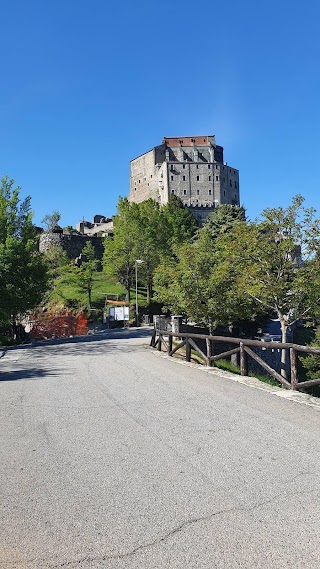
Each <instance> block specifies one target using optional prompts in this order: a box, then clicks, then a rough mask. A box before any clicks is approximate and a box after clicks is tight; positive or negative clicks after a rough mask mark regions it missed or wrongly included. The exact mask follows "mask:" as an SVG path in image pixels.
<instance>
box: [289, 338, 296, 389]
mask: <svg viewBox="0 0 320 569" xmlns="http://www.w3.org/2000/svg"><path fill="white" fill-rule="evenodd" d="M297 359H298V358H297V352H296V350H295V349H294V348H290V368H291V389H297V384H298V370H297V363H298V362H297Z"/></svg>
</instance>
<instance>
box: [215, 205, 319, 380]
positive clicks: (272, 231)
mask: <svg viewBox="0 0 320 569" xmlns="http://www.w3.org/2000/svg"><path fill="white" fill-rule="evenodd" d="M303 201H304V200H303V198H302V197H301V196H296V197H295V198H294V199H293V202H292V204H291V205H290V206H289V207H287V208H282V207H280V208H272V209H266V210H264V212H263V213H262V219H261V220H260V221H258V222H255V223H250V224H247V225H245V224H237V225H236V226H235V228H234V230H233V231H232V232H231V233H229V234H228V235H226V236H225V237H223V238H220V242H219V240H217V243H218V245H219V246H220V247H221V248H222V249H223V250H224V258H225V262H226V263H229V265H230V266H233V267H234V268H235V270H236V272H237V278H236V286H237V289H238V291H239V293H240V294H241V295H246V296H247V297H249V298H250V299H252V300H253V301H254V303H255V304H256V305H260V306H262V307H263V309H265V310H269V312H273V313H275V314H276V315H277V318H278V319H279V321H280V325H281V332H282V341H283V342H286V341H287V332H288V328H289V327H290V326H292V325H293V324H294V323H295V322H297V320H299V319H301V318H303V317H304V316H306V315H307V314H309V315H315V313H316V312H317V311H318V304H319V299H320V263H319V260H318V257H317V252H318V251H319V244H320V239H319V237H320V225H319V220H317V219H316V218H315V211H314V210H313V209H305V208H304V207H303ZM285 358H286V350H283V353H282V375H283V376H284V377H285V376H286V372H285V368H286V359H285Z"/></svg>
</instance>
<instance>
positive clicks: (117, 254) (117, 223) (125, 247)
mask: <svg viewBox="0 0 320 569" xmlns="http://www.w3.org/2000/svg"><path fill="white" fill-rule="evenodd" d="M139 221H140V217H139V206H138V204H136V203H134V202H129V201H128V200H127V199H126V198H123V199H122V198H121V199H120V200H119V202H118V214H117V215H116V216H115V218H114V222H113V223H114V237H113V238H108V239H106V240H105V248H104V255H103V270H104V272H105V273H106V274H107V275H108V276H109V277H111V278H114V279H116V280H117V281H118V282H120V283H121V284H123V285H124V287H125V289H126V301H127V303H128V304H130V288H131V286H132V284H133V282H134V278H135V276H134V275H135V261H136V259H138V256H137V255H138V250H137V249H138V248H137V244H138V237H139Z"/></svg>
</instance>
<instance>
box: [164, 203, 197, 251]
mask: <svg viewBox="0 0 320 569" xmlns="http://www.w3.org/2000/svg"><path fill="white" fill-rule="evenodd" d="M162 215H163V217H164V224H165V227H166V239H167V253H170V252H171V250H170V247H172V246H176V245H181V244H182V243H186V242H188V241H190V240H191V239H192V238H193V237H194V236H195V234H196V232H197V230H198V224H197V222H196V220H195V218H194V217H193V215H192V213H191V212H190V210H189V209H187V208H186V207H184V205H183V203H182V201H181V199H180V198H179V197H178V196H175V195H171V196H170V197H169V201H168V203H167V204H165V205H164V206H163V207H162Z"/></svg>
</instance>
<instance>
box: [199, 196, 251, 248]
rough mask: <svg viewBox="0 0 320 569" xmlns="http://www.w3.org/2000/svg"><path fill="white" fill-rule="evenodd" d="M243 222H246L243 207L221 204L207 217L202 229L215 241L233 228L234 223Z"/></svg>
mask: <svg viewBox="0 0 320 569" xmlns="http://www.w3.org/2000/svg"><path fill="white" fill-rule="evenodd" d="M244 221H246V211H245V209H244V207H243V206H238V205H231V204H223V205H219V206H218V207H217V208H216V209H214V210H213V211H212V212H211V213H210V214H209V215H208V218H207V220H206V223H205V225H204V229H205V230H207V231H208V232H209V233H210V235H211V237H212V238H213V239H216V238H217V237H218V236H219V235H221V234H224V233H227V232H228V231H230V230H231V229H232V228H234V226H235V224H236V223H239V222H244Z"/></svg>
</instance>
